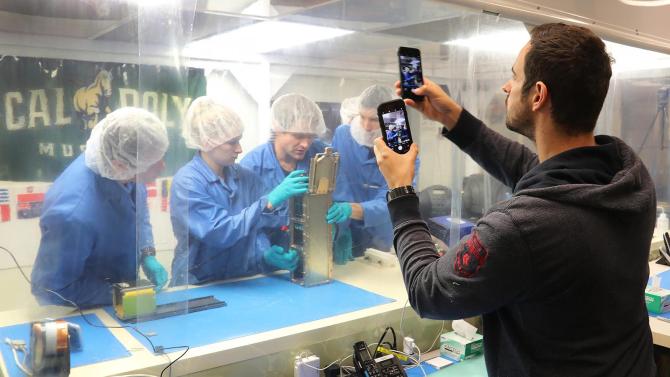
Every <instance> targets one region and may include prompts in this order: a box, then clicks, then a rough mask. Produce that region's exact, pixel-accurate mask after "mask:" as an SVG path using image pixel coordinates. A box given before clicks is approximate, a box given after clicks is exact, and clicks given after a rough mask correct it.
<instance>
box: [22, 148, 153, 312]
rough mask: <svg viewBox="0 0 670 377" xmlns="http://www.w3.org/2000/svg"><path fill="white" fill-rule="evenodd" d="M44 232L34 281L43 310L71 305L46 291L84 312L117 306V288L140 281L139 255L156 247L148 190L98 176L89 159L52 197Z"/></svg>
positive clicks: (71, 169) (79, 161)
mask: <svg viewBox="0 0 670 377" xmlns="http://www.w3.org/2000/svg"><path fill="white" fill-rule="evenodd" d="M136 202H137V206H136ZM136 208H139V209H140V211H139V213H137V212H136ZM136 218H137V219H140V229H139V230H138V229H137V228H136ZM40 230H41V231H42V238H41V241H40V247H39V251H38V253H37V258H36V260H35V265H34V267H33V271H32V278H31V279H32V293H33V295H35V297H36V298H37V300H38V302H39V303H40V304H59V305H63V304H65V305H67V303H65V302H63V300H61V299H60V298H58V297H57V296H56V295H54V294H52V293H50V292H46V291H45V290H44V289H43V288H46V289H51V290H53V291H56V292H58V293H59V294H60V295H62V296H63V297H65V298H66V299H68V300H71V301H73V302H74V303H76V304H77V305H79V306H80V307H91V306H98V305H109V304H111V303H112V293H111V284H113V283H118V282H125V281H134V280H135V279H136V278H137V271H138V262H137V261H138V250H141V249H142V248H144V247H148V246H153V244H154V242H153V236H152V233H151V224H150V223H149V213H148V210H147V193H146V187H145V186H144V185H142V184H139V185H136V184H135V183H130V184H126V185H122V184H121V183H119V182H117V181H113V180H110V179H107V178H104V177H102V176H100V175H98V174H96V173H94V172H93V171H92V170H91V169H89V168H88V167H87V166H86V164H85V162H84V155H83V154H82V155H80V156H79V157H77V158H76V159H75V160H74V161H73V162H72V163H71V164H70V166H68V167H67V168H66V169H65V170H64V171H63V173H62V174H61V175H60V176H59V177H58V179H56V181H55V182H54V183H53V185H52V186H51V188H50V189H49V191H48V192H47V194H46V197H45V201H44V207H43V210H42V215H41V216H40ZM137 234H139V236H140V239H139V240H137ZM136 241H138V242H136Z"/></svg>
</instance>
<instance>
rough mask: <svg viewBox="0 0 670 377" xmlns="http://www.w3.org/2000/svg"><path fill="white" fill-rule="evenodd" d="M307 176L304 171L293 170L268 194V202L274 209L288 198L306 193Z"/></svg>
mask: <svg viewBox="0 0 670 377" xmlns="http://www.w3.org/2000/svg"><path fill="white" fill-rule="evenodd" d="M308 181H309V176H307V175H305V171H304V170H294V171H292V172H291V173H290V174H289V175H287V176H286V178H284V180H283V181H281V183H280V184H279V185H277V187H275V188H274V190H272V191H270V193H269V194H268V202H270V204H271V205H272V207H274V208H276V207H278V206H279V205H280V204H282V203H283V202H285V201H286V200H287V199H288V198H290V197H293V196H298V195H302V194H304V193H306V192H307V182H308Z"/></svg>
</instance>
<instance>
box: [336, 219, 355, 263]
mask: <svg viewBox="0 0 670 377" xmlns="http://www.w3.org/2000/svg"><path fill="white" fill-rule="evenodd" d="M336 226H337V227H338V230H337V232H336V231H335V226H333V261H334V262H335V264H346V263H347V262H348V261H350V260H354V256H353V254H352V251H351V248H352V243H353V241H352V238H351V229H349V227H348V226H342V225H336Z"/></svg>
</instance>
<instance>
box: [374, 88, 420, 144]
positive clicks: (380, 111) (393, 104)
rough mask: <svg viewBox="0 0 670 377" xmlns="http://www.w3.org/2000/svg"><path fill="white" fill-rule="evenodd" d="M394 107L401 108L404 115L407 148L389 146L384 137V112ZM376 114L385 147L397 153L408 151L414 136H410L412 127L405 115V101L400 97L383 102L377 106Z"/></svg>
mask: <svg viewBox="0 0 670 377" xmlns="http://www.w3.org/2000/svg"><path fill="white" fill-rule="evenodd" d="M395 109H402V111H403V115H404V117H405V123H406V125H407V134H408V136H409V144H407V148H406V149H403V150H397V149H395V148H393V147H392V146H391V144H390V143H389V141H388V139H387V138H386V124H385V123H384V116H383V115H384V114H386V113H389V112H391V111H392V110H395ZM377 116H378V117H379V127H381V130H382V138H383V139H384V143H385V144H386V146H387V147H389V148H391V149H392V150H393V151H394V152H395V153H398V154H405V153H407V152H409V149H410V147H411V146H412V144H413V143H414V138H412V129H411V127H410V125H409V119H408V117H407V108H406V107H405V102H404V101H403V100H401V99H396V100H393V101H389V102H384V103H382V104H381V105H379V107H377Z"/></svg>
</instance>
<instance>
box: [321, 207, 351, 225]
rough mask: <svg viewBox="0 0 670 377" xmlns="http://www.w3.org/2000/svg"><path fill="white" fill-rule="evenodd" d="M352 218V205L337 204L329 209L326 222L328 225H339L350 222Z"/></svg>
mask: <svg viewBox="0 0 670 377" xmlns="http://www.w3.org/2000/svg"><path fill="white" fill-rule="evenodd" d="M350 217H351V204H350V203H347V202H336V203H333V205H331V206H330V208H328V213H327V214H326V222H327V223H328V224H339V223H341V222H345V221H347V220H349V218H350Z"/></svg>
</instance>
